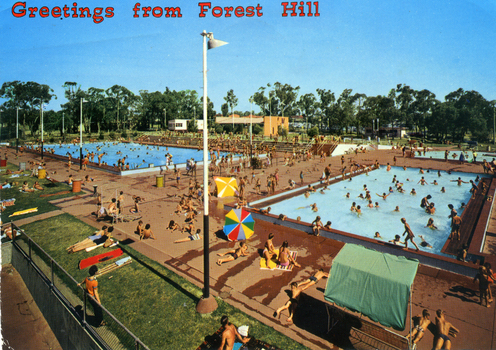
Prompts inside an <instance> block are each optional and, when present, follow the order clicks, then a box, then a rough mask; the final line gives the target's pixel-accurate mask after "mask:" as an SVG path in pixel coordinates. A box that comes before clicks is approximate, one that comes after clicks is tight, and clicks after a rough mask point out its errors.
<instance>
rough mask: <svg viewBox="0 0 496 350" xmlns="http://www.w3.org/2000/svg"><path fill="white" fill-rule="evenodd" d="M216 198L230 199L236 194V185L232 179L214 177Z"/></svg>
mask: <svg viewBox="0 0 496 350" xmlns="http://www.w3.org/2000/svg"><path fill="white" fill-rule="evenodd" d="M214 180H215V184H216V185H217V197H232V196H234V195H235V194H237V193H238V183H237V182H236V179H235V178H234V177H214Z"/></svg>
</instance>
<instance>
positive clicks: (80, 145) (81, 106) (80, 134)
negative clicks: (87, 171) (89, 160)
mask: <svg viewBox="0 0 496 350" xmlns="http://www.w3.org/2000/svg"><path fill="white" fill-rule="evenodd" d="M84 102H88V101H86V100H85V99H84V98H83V97H81V105H80V107H79V112H80V113H79V170H82V169H83V103H84Z"/></svg>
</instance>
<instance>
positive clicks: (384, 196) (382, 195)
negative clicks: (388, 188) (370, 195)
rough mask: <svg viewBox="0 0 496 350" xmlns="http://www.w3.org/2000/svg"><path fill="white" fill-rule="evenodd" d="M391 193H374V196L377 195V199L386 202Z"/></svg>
mask: <svg viewBox="0 0 496 350" xmlns="http://www.w3.org/2000/svg"><path fill="white" fill-rule="evenodd" d="M390 194H391V193H388V194H385V193H383V194H379V193H376V195H378V196H379V197H381V198H382V199H384V200H386V198H387V197H388V196H389V195H390Z"/></svg>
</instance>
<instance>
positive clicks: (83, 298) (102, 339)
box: [10, 223, 149, 350]
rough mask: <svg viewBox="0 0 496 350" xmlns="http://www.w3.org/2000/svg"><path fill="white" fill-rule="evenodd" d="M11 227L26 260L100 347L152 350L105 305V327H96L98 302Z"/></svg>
mask: <svg viewBox="0 0 496 350" xmlns="http://www.w3.org/2000/svg"><path fill="white" fill-rule="evenodd" d="M10 225H11V228H12V232H15V231H16V232H17V236H14V235H12V237H13V240H12V244H13V245H14V247H16V248H18V249H19V251H20V252H21V253H22V254H23V255H24V256H25V258H26V259H28V260H29V261H30V263H32V265H33V266H34V268H35V269H36V271H37V272H38V273H39V274H40V276H41V277H42V278H43V279H44V280H45V281H46V282H47V283H48V284H49V285H50V287H51V288H52V290H53V292H54V293H55V294H56V295H57V296H58V299H59V300H60V301H61V302H62V303H64V304H65V305H66V306H67V307H69V308H70V309H72V310H74V312H75V315H74V316H75V317H76V319H78V321H79V322H80V324H81V326H82V327H84V328H85V329H86V330H87V331H88V332H89V333H90V334H91V335H92V337H93V338H94V339H95V341H96V342H97V343H99V344H100V346H102V347H103V348H107V349H117V350H121V349H122V350H127V349H129V350H131V349H136V350H141V349H143V350H149V349H148V347H147V346H146V345H145V344H143V342H142V341H141V340H139V339H138V337H136V336H135V335H134V334H133V333H132V332H131V331H129V330H128V329H127V328H126V327H125V326H124V325H123V324H122V323H121V322H120V321H119V320H118V319H117V318H115V317H114V315H112V314H111V313H110V312H109V311H108V310H107V309H106V308H105V307H104V306H103V305H100V307H101V310H102V312H103V320H104V322H105V325H103V326H101V325H98V324H95V321H96V320H95V317H94V316H95V315H94V310H93V308H92V305H91V302H90V299H93V301H95V299H94V298H93V297H92V296H91V295H89V294H88V293H87V292H86V290H85V288H83V287H81V286H78V281H76V280H75V279H74V278H73V277H72V276H71V275H70V274H69V273H68V272H67V271H65V270H64V269H63V268H62V267H61V266H60V265H59V264H58V263H57V262H56V261H55V260H53V258H52V257H51V256H50V255H48V253H46V252H45V251H44V250H43V249H42V248H41V247H40V246H39V245H38V244H37V243H36V242H34V241H33V240H32V239H31V238H30V237H29V236H28V235H27V234H26V233H25V232H24V231H23V230H21V229H20V228H19V227H17V226H16V225H15V224H14V223H10ZM14 230H15V231H14ZM95 302H96V301H95Z"/></svg>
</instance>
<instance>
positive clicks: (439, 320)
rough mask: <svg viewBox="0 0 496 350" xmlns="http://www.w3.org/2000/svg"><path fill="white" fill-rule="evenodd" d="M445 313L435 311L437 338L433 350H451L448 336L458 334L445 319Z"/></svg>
mask: <svg viewBox="0 0 496 350" xmlns="http://www.w3.org/2000/svg"><path fill="white" fill-rule="evenodd" d="M445 315H446V313H445V312H444V311H443V310H437V311H436V327H437V337H436V340H435V342H436V346H435V349H436V350H438V349H448V350H449V349H451V339H450V338H449V335H453V334H456V333H458V332H459V330H458V329H457V328H455V327H454V326H453V325H452V324H451V323H450V322H448V321H446V319H445Z"/></svg>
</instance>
